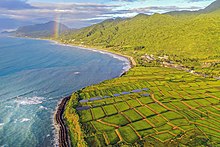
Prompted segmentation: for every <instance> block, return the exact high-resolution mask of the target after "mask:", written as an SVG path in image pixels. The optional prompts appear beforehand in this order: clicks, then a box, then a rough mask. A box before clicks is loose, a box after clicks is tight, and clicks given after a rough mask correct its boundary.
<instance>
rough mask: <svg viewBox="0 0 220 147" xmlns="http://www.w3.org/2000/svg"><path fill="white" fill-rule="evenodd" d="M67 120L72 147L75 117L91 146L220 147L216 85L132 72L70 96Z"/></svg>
mask: <svg viewBox="0 0 220 147" xmlns="http://www.w3.org/2000/svg"><path fill="white" fill-rule="evenodd" d="M65 116H66V119H67V121H68V122H69V126H71V127H70V132H71V134H72V135H71V136H72V143H73V144H74V143H76V142H77V139H76V136H75V139H74V137H73V136H74V135H73V134H75V135H77V134H78V135H79V133H77V131H76V128H73V125H72V124H71V123H72V122H71V121H72V119H70V118H74V117H77V118H78V120H79V122H80V126H81V127H80V128H81V132H82V134H83V138H82V139H85V141H86V142H87V144H88V145H89V146H108V145H120V146H121V145H135V146H150V145H153V146H160V147H161V146H177V145H179V146H184V145H187V146H200V145H203V146H208V145H210V146H220V145H219V144H220V128H219V126H220V81H219V80H215V79H208V78H202V77H199V76H195V75H192V74H190V73H186V72H183V71H178V70H176V69H170V68H163V67H135V68H133V69H131V70H130V71H129V72H128V73H127V74H126V75H124V76H122V77H120V78H117V79H113V80H109V81H105V82H103V83H101V84H98V85H93V86H90V87H87V88H85V89H83V90H81V91H79V92H77V93H74V94H73V96H72V98H71V103H70V104H69V105H68V108H67V111H66V112H65ZM78 116H79V117H78ZM78 132H79V128H78ZM82 134H81V136H82ZM78 141H79V140H78Z"/></svg>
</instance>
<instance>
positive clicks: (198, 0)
mask: <svg viewBox="0 0 220 147" xmlns="http://www.w3.org/2000/svg"><path fill="white" fill-rule="evenodd" d="M204 1H210V0H189V1H188V2H190V3H191V2H204Z"/></svg>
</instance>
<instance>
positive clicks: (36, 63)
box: [0, 37, 129, 147]
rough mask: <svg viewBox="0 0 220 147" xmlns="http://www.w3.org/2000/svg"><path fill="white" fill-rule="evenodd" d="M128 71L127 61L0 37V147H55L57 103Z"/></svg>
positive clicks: (90, 52)
mask: <svg viewBox="0 0 220 147" xmlns="http://www.w3.org/2000/svg"><path fill="white" fill-rule="evenodd" d="M127 68H129V62H128V61H127V60H126V59H124V58H121V57H117V56H114V55H111V54H106V53H103V52H102V53H100V52H94V51H92V50H85V49H81V48H78V47H70V46H64V45H59V44H56V43H53V42H51V41H45V40H34V39H25V38H11V37H0V146H5V147H8V146H10V147H19V146H21V147H35V146H39V147H42V146H54V145H55V128H54V125H53V117H54V111H55V109H56V106H57V103H58V102H59V101H60V100H61V98H62V97H64V96H68V95H70V94H71V93H72V92H74V91H76V90H79V89H81V88H83V87H85V86H88V85H91V84H96V83H99V82H101V81H103V80H106V79H111V78H115V77H118V76H120V74H121V73H122V72H123V71H124V70H125V69H127Z"/></svg>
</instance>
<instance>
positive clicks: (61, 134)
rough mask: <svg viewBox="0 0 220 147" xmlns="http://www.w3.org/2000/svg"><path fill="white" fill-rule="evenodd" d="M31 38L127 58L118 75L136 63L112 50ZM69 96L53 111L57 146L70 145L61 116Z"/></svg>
mask: <svg viewBox="0 0 220 147" xmlns="http://www.w3.org/2000/svg"><path fill="white" fill-rule="evenodd" d="M31 39H37V40H45V41H50V42H52V43H55V44H57V45H63V46H69V47H77V48H80V49H85V50H91V51H94V52H99V53H102V54H107V55H110V56H112V57H113V58H115V57H116V58H117V57H120V58H117V59H118V60H122V59H126V60H128V61H129V62H128V65H127V67H126V66H125V67H126V69H123V71H122V73H121V74H120V75H119V76H118V77H121V76H123V75H124V74H125V73H127V72H128V71H129V70H130V69H131V68H133V67H135V66H136V65H137V64H136V62H135V60H134V59H133V57H131V56H126V55H122V54H119V53H114V52H111V51H107V50H103V49H95V48H89V47H86V46H77V45H71V44H63V43H60V42H58V41H55V40H49V39H40V38H31ZM122 61H125V60H122ZM125 62H127V61H125ZM70 98H71V96H67V97H65V98H62V99H61V101H60V102H59V103H58V105H57V108H56V110H55V113H54V122H55V123H54V126H55V131H56V134H55V136H56V137H58V138H56V142H57V143H58V146H59V147H70V146H71V141H70V136H69V131H68V126H67V125H66V124H65V120H64V118H63V114H64V111H65V109H66V104H67V103H68V101H69V100H70Z"/></svg>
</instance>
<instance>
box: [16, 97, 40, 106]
mask: <svg viewBox="0 0 220 147" xmlns="http://www.w3.org/2000/svg"><path fill="white" fill-rule="evenodd" d="M43 100H44V98H43V97H37V96H34V97H17V99H16V100H15V101H16V103H18V104H19V105H37V104H41V103H43Z"/></svg>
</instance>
